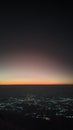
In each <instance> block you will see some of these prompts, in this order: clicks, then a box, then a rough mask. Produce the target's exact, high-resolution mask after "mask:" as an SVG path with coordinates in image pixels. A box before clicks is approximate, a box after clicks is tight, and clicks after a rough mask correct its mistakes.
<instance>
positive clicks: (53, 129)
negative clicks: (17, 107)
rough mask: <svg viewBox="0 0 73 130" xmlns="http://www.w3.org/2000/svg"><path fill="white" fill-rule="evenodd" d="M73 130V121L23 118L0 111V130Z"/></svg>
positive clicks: (15, 113) (13, 113) (16, 114)
mask: <svg viewBox="0 0 73 130" xmlns="http://www.w3.org/2000/svg"><path fill="white" fill-rule="evenodd" d="M40 129H41V130H42V129H43V130H73V119H66V118H61V117H60V118H59V117H58V118H53V119H51V120H49V121H47V120H43V119H36V118H32V117H31V116H29V117H24V116H23V113H17V112H8V111H7V112H6V111H0V130H40Z"/></svg>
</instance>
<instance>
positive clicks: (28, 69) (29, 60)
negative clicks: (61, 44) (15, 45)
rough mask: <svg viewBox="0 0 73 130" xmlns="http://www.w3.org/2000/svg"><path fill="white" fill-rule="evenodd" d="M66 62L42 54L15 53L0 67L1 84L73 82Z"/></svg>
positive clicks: (72, 76)
mask: <svg viewBox="0 0 73 130" xmlns="http://www.w3.org/2000/svg"><path fill="white" fill-rule="evenodd" d="M72 79H73V75H72V74H71V73H69V70H68V69H67V68H66V67H65V65H64V64H62V63H61V64H60V63H59V60H58V61H56V60H55V59H54V58H53V59H52V58H48V59H47V58H46V57H45V56H44V57H43V56H42V55H40V54H36V53H34V54H32V53H30V54H28V55H27V54H25V55H24V54H17V55H15V54H13V55H12V56H10V55H9V56H8V57H7V58H6V59H5V60H4V61H3V66H1V67H0V84H73V80H72Z"/></svg>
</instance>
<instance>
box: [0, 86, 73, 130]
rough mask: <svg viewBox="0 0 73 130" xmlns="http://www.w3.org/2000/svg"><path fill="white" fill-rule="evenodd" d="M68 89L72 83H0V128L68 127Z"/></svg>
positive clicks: (71, 124)
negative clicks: (9, 84) (24, 84)
mask: <svg viewBox="0 0 73 130" xmlns="http://www.w3.org/2000/svg"><path fill="white" fill-rule="evenodd" d="M3 90H4V91H3ZM3 92H4V93H3ZM72 92H73V86H72V85H51V86H50V85H49V86H48V85H46V86H44V85H35V86H34V85H33V86H32V85H29V86H28V85H26V86H23V85H22V86H20V85H18V86H13V85H12V86H7V85H6V86H3V85H2V86H0V129H2V130H3V129H6V130H34V129H35V130H37V129H44V130H47V129H50V130H52V129H56V130H65V129H66V130H72V129H73V94H72ZM1 93H2V95H1Z"/></svg>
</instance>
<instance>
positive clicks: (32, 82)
mask: <svg viewBox="0 0 73 130" xmlns="http://www.w3.org/2000/svg"><path fill="white" fill-rule="evenodd" d="M62 84H73V82H61V81H49V80H29V81H28V80H12V81H0V85H62Z"/></svg>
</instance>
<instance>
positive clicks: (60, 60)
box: [0, 2, 73, 84]
mask: <svg viewBox="0 0 73 130" xmlns="http://www.w3.org/2000/svg"><path fill="white" fill-rule="evenodd" d="M0 12H1V13H0V84H73V17H72V10H71V8H70V7H69V8H68V7H67V6H65V5H64V4H62V5H61V4H55V5H54V4H49V3H47V4H42V5H41V3H40V2H39V3H29V4H27V3H26V4H25V5H24V6H23V7H21V6H15V7H13V6H9V7H7V6H2V8H1V9H0Z"/></svg>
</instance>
